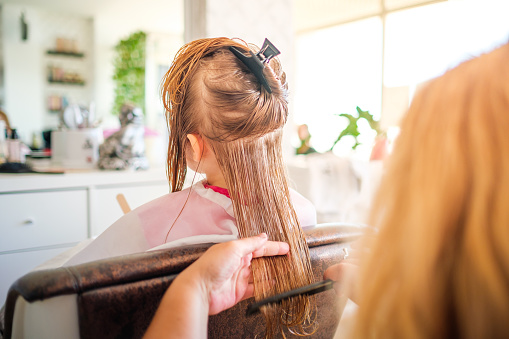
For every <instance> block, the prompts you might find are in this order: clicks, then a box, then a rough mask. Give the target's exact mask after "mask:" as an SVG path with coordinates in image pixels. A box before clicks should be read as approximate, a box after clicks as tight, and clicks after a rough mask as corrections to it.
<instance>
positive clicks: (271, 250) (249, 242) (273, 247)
mask: <svg viewBox="0 0 509 339" xmlns="http://www.w3.org/2000/svg"><path fill="white" fill-rule="evenodd" d="M237 245H238V246H239V249H240V255H241V256H245V255H247V254H250V253H252V254H253V258H259V257H264V256H273V255H283V254H286V253H288V251H289V246H288V244H287V243H284V242H278V241H267V234H265V233H262V234H260V235H258V236H255V237H249V238H244V239H240V240H238V241H237Z"/></svg>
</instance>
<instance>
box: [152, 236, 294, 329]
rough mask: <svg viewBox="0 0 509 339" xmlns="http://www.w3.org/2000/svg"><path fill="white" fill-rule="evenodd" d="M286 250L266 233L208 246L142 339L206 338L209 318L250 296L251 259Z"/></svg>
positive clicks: (181, 277)
mask: <svg viewBox="0 0 509 339" xmlns="http://www.w3.org/2000/svg"><path fill="white" fill-rule="evenodd" d="M288 251H289V247H288V244H286V243H283V242H274V241H267V235H266V234H261V235H259V236H256V237H250V238H245V239H241V240H234V241H230V242H227V243H222V244H217V245H214V246H212V247H211V248H209V249H208V250H207V251H206V252H205V253H204V254H203V255H202V256H201V257H200V258H199V259H198V260H196V261H195V262H194V263H193V264H192V265H191V266H189V267H188V268H187V269H185V270H184V271H183V272H182V273H180V274H179V275H178V277H177V278H176V279H175V280H174V281H173V283H172V284H171V286H170V288H169V289H168V290H167V291H166V293H165V295H164V297H163V299H162V300H161V304H160V305H159V308H158V309H157V312H156V314H155V316H154V319H153V320H152V323H151V324H150V326H149V328H148V330H147V332H146V333H145V336H144V338H146V339H148V338H158V339H160V338H179V339H182V338H206V337H207V322H208V316H209V315H211V314H217V313H219V312H221V311H223V310H225V309H227V308H230V307H232V306H233V305H235V304H236V303H238V302H239V301H240V300H242V299H244V298H248V297H251V296H252V295H253V290H254V289H253V284H252V274H251V267H250V266H251V260H252V259H253V258H258V257H262V256H274V255H284V254H286V253H288Z"/></svg>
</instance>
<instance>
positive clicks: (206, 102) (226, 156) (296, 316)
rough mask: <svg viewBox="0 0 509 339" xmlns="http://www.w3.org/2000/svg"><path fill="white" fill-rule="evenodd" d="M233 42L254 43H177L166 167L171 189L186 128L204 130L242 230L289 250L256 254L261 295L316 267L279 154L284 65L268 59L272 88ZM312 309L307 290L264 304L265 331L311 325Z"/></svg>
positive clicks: (167, 86) (284, 113)
mask: <svg viewBox="0 0 509 339" xmlns="http://www.w3.org/2000/svg"><path fill="white" fill-rule="evenodd" d="M231 46H233V47H236V48H238V49H239V50H242V51H244V52H247V51H249V48H250V47H251V48H252V49H253V51H256V47H254V46H248V45H247V44H245V43H243V42H242V41H234V40H231V39H228V38H213V39H200V40H196V41H193V42H190V43H188V44H186V45H184V46H183V47H182V48H181V49H180V51H179V52H178V53H177V56H176V57H175V60H174V62H173V65H172V66H171V68H170V69H169V71H168V73H167V74H166V75H165V77H164V78H163V86H162V97H163V103H164V106H165V108H166V111H167V121H168V127H169V131H170V141H169V145H168V167H167V171H168V177H169V182H170V187H171V190H172V192H175V191H179V190H181V189H182V186H183V184H184V179H185V176H186V171H187V164H186V145H187V144H186V143H187V142H188V141H187V134H189V133H197V134H199V135H201V136H202V137H203V138H204V139H205V140H206V142H207V144H208V145H209V146H210V148H211V149H212V151H213V152H214V154H215V157H216V159H217V162H218V165H219V167H220V169H221V172H222V174H223V176H224V178H225V181H226V185H227V188H228V191H229V194H230V196H231V199H232V204H233V209H234V213H235V219H236V222H237V227H238V229H239V234H240V237H242V238H244V237H249V236H253V235H257V234H259V233H261V232H265V233H267V234H268V236H269V239H271V240H278V241H286V242H288V243H289V245H290V253H289V255H288V256H283V257H274V258H260V259H255V260H253V263H252V270H253V276H254V286H255V292H254V294H255V298H256V299H257V300H259V299H262V298H264V297H268V296H270V295H273V294H276V293H280V292H283V291H287V290H289V289H292V288H296V287H300V286H303V285H306V284H309V283H311V282H312V270H311V264H310V259H309V252H308V247H307V244H306V241H305V239H304V235H303V232H302V229H301V227H300V225H299V221H298V219H297V216H296V213H295V210H294V209H293V205H292V202H291V199H290V192H289V189H288V184H287V176H286V172H285V166H284V163H283V160H282V158H283V154H282V149H281V138H282V130H283V126H284V125H285V123H286V120H287V117H288V98H287V97H288V94H287V83H286V76H285V73H284V72H283V70H282V68H281V66H280V63H279V61H278V60H277V59H276V58H273V59H271V61H270V64H269V65H268V66H267V67H265V69H264V75H265V77H266V78H267V81H268V82H269V85H270V87H271V89H272V93H269V92H268V91H266V90H265V88H264V87H262V86H261V85H260V83H259V82H258V80H257V79H256V77H255V76H254V75H253V74H252V73H251V72H250V71H249V70H248V69H247V67H246V66H245V65H244V64H243V63H242V62H241V61H240V60H238V59H237V57H235V56H234V55H233V54H232V52H231V51H230V50H229V47H231ZM312 310H313V307H312V305H311V302H310V299H309V298H307V297H303V298H295V299H294V300H291V301H289V302H286V303H284V304H283V305H282V306H268V307H265V308H264V310H263V313H264V315H265V318H266V320H267V333H266V334H267V336H268V337H272V336H274V335H276V334H277V333H278V332H280V331H281V330H282V328H283V327H284V326H287V327H289V328H290V329H291V330H292V331H295V332H296V333H301V334H305V333H306V332H308V331H310V332H312V329H314V327H313V321H312V318H311V317H312ZM282 325H283V326H282Z"/></svg>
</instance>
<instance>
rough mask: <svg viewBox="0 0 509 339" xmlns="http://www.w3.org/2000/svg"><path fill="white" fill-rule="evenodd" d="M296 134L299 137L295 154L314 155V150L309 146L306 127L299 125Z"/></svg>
mask: <svg viewBox="0 0 509 339" xmlns="http://www.w3.org/2000/svg"><path fill="white" fill-rule="evenodd" d="M297 134H298V135H299V139H300V146H299V148H297V149H296V154H310V153H316V150H315V149H314V148H313V147H311V144H310V140H311V134H310V133H309V129H308V125H306V124H303V125H299V127H298V129H297Z"/></svg>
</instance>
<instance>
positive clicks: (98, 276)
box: [4, 224, 363, 339]
mask: <svg viewBox="0 0 509 339" xmlns="http://www.w3.org/2000/svg"><path fill="white" fill-rule="evenodd" d="M362 232H363V227H362V226H357V225H351V224H324V225H319V226H317V227H313V228H307V229H305V233H306V238H307V242H308V246H309V249H310V254H311V261H312V267H313V273H314V276H315V279H316V280H317V281H318V280H322V279H323V273H324V271H325V269H326V268H327V267H328V266H330V265H332V264H334V263H337V262H339V261H340V260H341V259H342V258H343V256H344V251H343V248H344V247H348V246H349V243H350V242H351V241H353V240H355V239H357V238H358V237H360V236H361V234H362ZM210 246H211V244H202V245H192V246H184V247H179V248H173V249H166V250H160V251H153V252H145V253H138V254H131V255H127V256H121V257H115V258H109V259H105V260H99V261H95V262H90V263H86V264H81V265H76V266H70V267H61V268H56V269H50V270H43V271H35V272H31V273H28V274H27V275H25V276H23V277H21V278H20V279H18V280H17V281H16V282H15V283H14V284H13V285H12V286H11V288H10V290H9V292H8V296H7V302H6V308H5V329H4V338H6V339H10V338H23V337H31V336H32V335H34V334H37V337H39V338H44V337H48V338H57V337H67V338H72V337H80V338H140V337H142V336H143V334H144V332H145V330H146V328H147V327H148V325H149V323H150V321H151V319H152V317H153V315H154V313H155V311H156V309H157V307H158V305H159V301H160V299H161V297H162V296H163V294H164V292H165V291H166V289H167V288H168V286H169V285H170V284H171V282H172V281H173V279H174V278H175V277H176V275H177V274H178V273H179V272H181V271H182V270H184V269H185V268H186V267H187V266H189V265H190V264H191V263H192V262H194V261H195V260H196V259H197V258H198V257H199V256H200V255H201V254H202V253H203V252H204V251H205V250H206V249H207V248H208V247H210ZM316 301H317V305H318V307H317V321H318V324H319V329H318V331H317V332H316V334H314V335H312V336H310V338H332V337H333V336H334V333H335V330H336V327H337V325H338V322H339V318H340V316H341V312H342V310H343V306H344V305H341V303H339V299H338V298H337V297H336V295H335V293H334V291H332V290H330V291H326V292H323V293H320V294H318V295H317V296H316ZM252 302H253V300H252V299H251V300H245V301H243V302H241V303H239V304H237V305H236V306H235V307H233V308H231V309H229V310H227V311H224V312H222V313H220V314H218V315H215V316H211V317H210V318H209V326H208V330H209V338H254V337H263V334H264V330H265V322H264V319H263V317H262V316H261V315H260V314H257V315H254V316H250V317H247V316H246V309H247V306H248V305H249V304H250V303H252ZM45 305H46V306H45ZM69 305H72V306H69ZM74 305H76V306H74ZM34 314H35V315H34ZM67 318H68V319H70V320H65V319H67ZM38 327H41V328H38ZM42 327H45V328H42ZM63 327H71V328H70V329H69V328H67V329H64V328H63ZM287 336H288V337H289V336H290V335H287Z"/></svg>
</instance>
